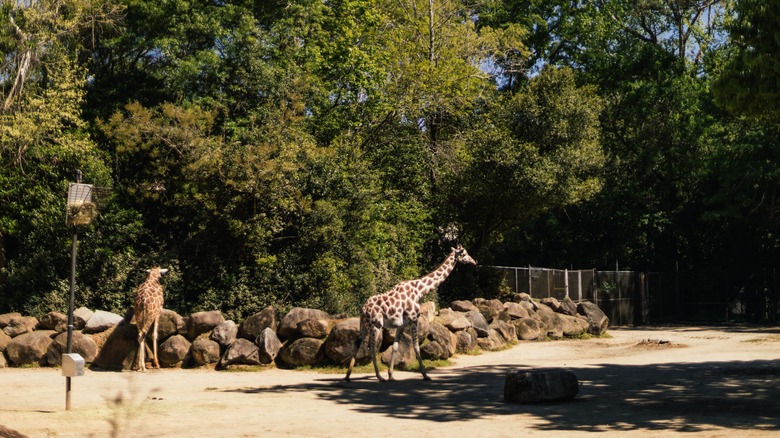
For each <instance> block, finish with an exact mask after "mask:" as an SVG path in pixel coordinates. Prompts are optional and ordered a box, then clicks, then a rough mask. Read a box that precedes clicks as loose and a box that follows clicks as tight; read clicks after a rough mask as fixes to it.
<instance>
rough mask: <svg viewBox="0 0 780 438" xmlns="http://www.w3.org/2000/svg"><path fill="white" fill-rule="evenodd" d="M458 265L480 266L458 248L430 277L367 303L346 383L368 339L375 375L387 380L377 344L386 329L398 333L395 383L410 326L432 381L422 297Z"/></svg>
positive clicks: (402, 285)
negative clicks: (424, 348) (423, 346)
mask: <svg viewBox="0 0 780 438" xmlns="http://www.w3.org/2000/svg"><path fill="white" fill-rule="evenodd" d="M458 263H464V264H468V265H476V264H477V262H476V261H475V260H474V259H473V258H471V256H470V255H469V254H468V252H467V251H466V249H465V248H463V247H462V246H460V245H458V247H457V248H452V251H451V252H450V254H449V255H448V256H447V258H446V259H445V260H444V262H442V263H441V265H439V267H438V268H436V269H435V270H433V271H432V272H431V273H429V274H428V275H426V276H424V277H421V278H418V279H414V280H406V281H402V282H401V283H398V284H396V285H395V286H394V287H393V288H392V289H390V290H389V291H387V292H384V293H381V294H378V295H374V296H372V297H370V298H369V299H368V300H367V301H366V303H365V304H364V305H363V308H362V310H361V312H360V335H359V336H358V339H357V341H356V343H355V352H354V353H353V355H352V358H351V359H350V360H349V369H347V375H346V376H345V377H344V380H345V381H347V382H349V376H350V375H351V374H352V368H353V367H354V365H355V356H357V353H358V351H359V350H360V346H361V344H362V342H363V340H364V339H365V338H366V337H367V338H368V347H369V348H368V349H369V354H370V355H371V360H372V361H373V364H374V373H375V374H376V377H377V379H379V380H380V381H382V382H384V381H385V380H386V379H385V378H384V377H382V375H381V374H380V373H379V365H378V364H377V360H376V342H377V338H378V337H379V335H380V334H381V332H382V328H387V329H395V330H396V332H395V336H394V337H393V346H392V349H393V350H392V351H391V354H390V368H389V369H388V379H389V380H393V366H394V365H395V355H396V353H397V352H398V341H399V339H401V336H402V335H403V332H404V329H406V327H407V326H408V327H410V329H411V335H412V339H413V340H414V353H415V355H416V356H417V362H418V363H419V364H420V372H421V373H422V375H423V379H425V380H430V377H428V373H427V372H426V371H425V366H424V365H423V361H422V357H421V356H420V342H419V339H418V338H417V319H418V318H419V317H420V298H422V297H423V296H424V295H425V294H427V293H429V292H431V291H432V290H434V289H436V288H437V287H438V286H439V285H440V284H441V283H442V282H444V280H446V279H447V277H448V276H449V275H450V273H452V271H453V270H454V269H455V265H457V264H458Z"/></svg>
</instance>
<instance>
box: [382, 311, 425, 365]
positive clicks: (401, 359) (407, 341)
mask: <svg viewBox="0 0 780 438" xmlns="http://www.w3.org/2000/svg"><path fill="white" fill-rule="evenodd" d="M434 324H435V322H434ZM392 352H393V347H390V348H388V349H386V350H385V351H384V352H383V353H382V363H384V364H386V365H390V356H391V354H392ZM416 363H417V355H416V354H415V353H414V344H413V343H412V335H411V333H410V330H404V334H403V336H401V339H399V340H398V351H397V352H396V354H395V367H396V368H397V369H399V370H408V369H410V368H411V367H412V366H413V365H414V364H416Z"/></svg>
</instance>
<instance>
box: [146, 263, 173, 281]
mask: <svg viewBox="0 0 780 438" xmlns="http://www.w3.org/2000/svg"><path fill="white" fill-rule="evenodd" d="M146 272H148V273H149V277H150V278H155V279H159V278H160V277H162V276H163V275H165V274H167V273H168V270H167V269H161V268H160V267H159V266H155V267H153V268H152V269H147V270H146Z"/></svg>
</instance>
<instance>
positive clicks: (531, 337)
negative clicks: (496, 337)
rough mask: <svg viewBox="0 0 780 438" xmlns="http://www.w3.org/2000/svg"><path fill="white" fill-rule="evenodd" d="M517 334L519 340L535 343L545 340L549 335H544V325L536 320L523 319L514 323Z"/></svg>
mask: <svg viewBox="0 0 780 438" xmlns="http://www.w3.org/2000/svg"><path fill="white" fill-rule="evenodd" d="M512 325H514V326H515V332H516V333H517V339H519V340H522V341H535V340H537V339H543V338H544V337H545V336H546V335H547V333H546V332H545V333H544V334H542V324H541V323H540V322H539V320H537V319H534V318H522V319H515V320H513V321H512Z"/></svg>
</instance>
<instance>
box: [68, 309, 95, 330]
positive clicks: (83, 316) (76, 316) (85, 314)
mask: <svg viewBox="0 0 780 438" xmlns="http://www.w3.org/2000/svg"><path fill="white" fill-rule="evenodd" d="M94 313H95V312H93V311H91V310H89V309H88V308H86V307H84V306H82V307H79V308H78V309H76V310H74V311H73V325H74V326H75V328H76V330H83V329H84V327H86V325H87V321H89V319H90V318H92V315H93V314H94Z"/></svg>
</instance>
